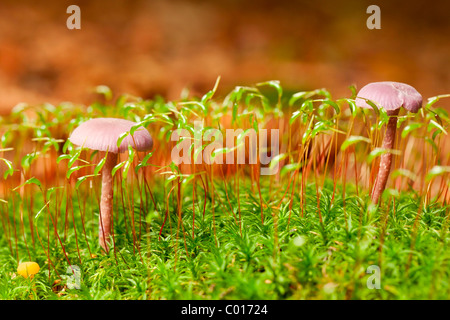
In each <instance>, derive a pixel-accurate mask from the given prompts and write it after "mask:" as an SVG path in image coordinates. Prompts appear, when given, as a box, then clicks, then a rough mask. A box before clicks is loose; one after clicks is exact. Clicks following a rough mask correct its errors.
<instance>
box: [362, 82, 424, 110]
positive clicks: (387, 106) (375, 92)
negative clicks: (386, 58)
mask: <svg viewBox="0 0 450 320" xmlns="http://www.w3.org/2000/svg"><path fill="white" fill-rule="evenodd" d="M364 99H368V100H370V101H372V102H374V103H375V104H376V105H377V106H379V107H382V108H383V109H384V110H386V111H395V110H398V109H400V107H403V108H405V109H406V110H408V111H410V112H413V113H416V112H417V111H419V109H420V108H421V107H422V95H421V94H420V93H419V92H417V90H416V89H414V88H413V87H411V86H410V85H408V84H405V83H400V82H393V81H381V82H372V83H369V84H367V85H366V86H364V87H362V88H361V90H360V91H359V92H358V95H357V98H356V100H355V101H356V105H357V106H358V107H361V108H372V107H371V106H370V105H369V104H368V103H367V102H366V100H364Z"/></svg>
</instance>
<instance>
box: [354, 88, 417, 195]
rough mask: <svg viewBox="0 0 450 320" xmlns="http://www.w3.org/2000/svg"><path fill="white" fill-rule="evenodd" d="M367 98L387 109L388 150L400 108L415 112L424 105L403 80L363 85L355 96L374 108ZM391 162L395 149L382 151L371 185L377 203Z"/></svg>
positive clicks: (358, 101) (391, 142)
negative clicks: (375, 176) (375, 175)
mask: <svg viewBox="0 0 450 320" xmlns="http://www.w3.org/2000/svg"><path fill="white" fill-rule="evenodd" d="M366 100H370V101H372V102H374V103H375V104H376V105H378V106H379V107H381V108H383V109H384V110H386V113H387V115H388V117H389V121H388V123H387V125H386V132H385V135H384V139H383V144H382V148H383V149H387V150H392V149H394V142H395V132H396V130H397V117H398V114H399V111H400V108H401V107H403V108H405V109H406V110H407V111H410V112H413V113H416V112H417V111H419V109H420V108H421V106H422V96H421V95H420V93H419V92H417V90H416V89H414V88H413V87H411V86H410V85H407V84H404V83H400V82H393V81H382V82H373V83H369V84H368V85H366V86H364V87H363V88H361V90H360V91H359V93H358V95H357V98H356V105H357V106H359V107H362V108H372V107H371V106H370V105H369V104H368V103H367V102H366ZM391 166H392V153H391V152H390V151H388V152H387V153H385V154H383V155H381V158H380V167H379V169H378V175H377V178H376V180H375V184H374V186H373V189H372V202H373V203H375V204H378V202H379V201H380V199H381V195H382V193H383V191H384V189H385V188H386V184H387V181H388V178H389V173H390V171H391Z"/></svg>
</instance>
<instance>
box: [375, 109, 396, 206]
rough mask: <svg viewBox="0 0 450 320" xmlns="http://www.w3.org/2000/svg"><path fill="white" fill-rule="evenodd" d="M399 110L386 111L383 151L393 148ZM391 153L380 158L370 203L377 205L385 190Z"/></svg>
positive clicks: (389, 169) (390, 163)
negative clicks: (387, 117)
mask: <svg viewBox="0 0 450 320" xmlns="http://www.w3.org/2000/svg"><path fill="white" fill-rule="evenodd" d="M398 112H399V110H398V109H397V110H393V111H388V116H389V121H388V123H387V125H386V132H385V134H384V139H383V145H382V147H383V149H389V150H392V149H393V148H394V141H395V131H396V129H397V115H398ZM391 165H392V153H391V152H388V153H384V154H382V155H381V158H380V167H379V169H378V175H377V179H376V180H375V184H374V186H373V190H372V202H373V203H375V204H378V201H379V200H380V198H381V194H382V193H383V191H384V189H385V188H386V184H387V180H388V177H389V173H390V172H391Z"/></svg>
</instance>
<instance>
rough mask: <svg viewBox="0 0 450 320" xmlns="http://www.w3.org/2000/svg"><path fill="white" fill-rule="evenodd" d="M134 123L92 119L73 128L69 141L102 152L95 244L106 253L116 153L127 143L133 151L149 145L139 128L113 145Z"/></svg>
mask: <svg viewBox="0 0 450 320" xmlns="http://www.w3.org/2000/svg"><path fill="white" fill-rule="evenodd" d="M135 125H136V123H135V122H132V121H129V120H124V119H115V118H96V119H91V120H88V121H86V122H84V123H82V124H81V125H80V126H79V127H77V128H76V129H75V130H74V131H73V132H72V135H71V136H70V138H69V140H70V141H71V142H72V143H73V144H75V145H78V146H81V147H83V148H88V149H91V150H98V151H100V152H103V153H104V154H105V157H106V159H105V163H104V164H103V167H102V173H101V175H102V194H101V200H100V216H99V243H100V246H101V247H102V248H103V249H104V250H105V251H106V252H108V251H109V249H108V240H109V237H110V235H111V220H112V206H113V176H112V169H113V168H114V167H115V165H116V164H117V158H118V153H121V152H124V151H126V150H128V146H129V145H131V146H132V147H133V148H134V149H135V150H137V151H147V150H150V149H151V148H152V146H153V140H152V137H151V136H150V133H149V132H148V131H147V130H146V129H145V128H144V127H139V128H138V129H137V130H136V131H135V132H134V134H133V135H132V136H131V135H127V136H126V137H125V138H124V139H123V140H122V142H121V144H120V146H119V147H118V146H117V142H118V139H119V137H121V135H122V134H124V133H126V132H129V131H130V129H131V128H132V127H133V126H135Z"/></svg>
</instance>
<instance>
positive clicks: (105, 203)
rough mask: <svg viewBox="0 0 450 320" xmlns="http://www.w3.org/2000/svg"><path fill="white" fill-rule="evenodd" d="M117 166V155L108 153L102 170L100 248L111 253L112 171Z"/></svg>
mask: <svg viewBox="0 0 450 320" xmlns="http://www.w3.org/2000/svg"><path fill="white" fill-rule="evenodd" d="M116 164H117V153H113V152H108V153H107V154H106V160H105V164H104V165H103V168H102V195H101V199H100V216H99V242H100V246H101V247H102V248H103V249H104V250H105V251H106V252H108V251H109V247H108V240H109V237H110V235H111V220H112V219H111V217H112V207H113V187H114V184H113V176H112V169H113V168H114V166H115V165H116Z"/></svg>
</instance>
